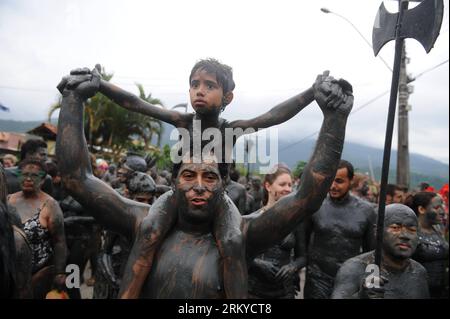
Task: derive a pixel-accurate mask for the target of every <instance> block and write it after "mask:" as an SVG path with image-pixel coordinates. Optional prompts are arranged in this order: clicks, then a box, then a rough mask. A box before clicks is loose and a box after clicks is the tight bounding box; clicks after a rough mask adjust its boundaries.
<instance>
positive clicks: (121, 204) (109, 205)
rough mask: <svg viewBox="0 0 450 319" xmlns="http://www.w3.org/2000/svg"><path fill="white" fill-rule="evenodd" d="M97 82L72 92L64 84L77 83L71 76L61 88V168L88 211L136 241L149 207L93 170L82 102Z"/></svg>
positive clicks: (68, 186)
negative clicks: (131, 197) (116, 188)
mask: <svg viewBox="0 0 450 319" xmlns="http://www.w3.org/2000/svg"><path fill="white" fill-rule="evenodd" d="M73 78H75V79H73ZM81 80H83V79H81ZM98 80H99V78H97V81H98ZM94 81H95V78H94V77H93V80H91V81H84V82H83V81H78V82H79V83H81V82H82V83H81V84H79V85H78V86H76V89H73V90H70V89H68V88H67V85H66V86H64V84H70V83H76V82H77V79H76V76H71V77H69V78H64V79H63V81H62V82H61V83H60V85H59V86H58V89H60V91H61V92H62V95H63V98H62V102H61V111H60V114H59V122H58V136H57V141H56V154H57V159H58V167H59V170H60V172H61V177H62V180H63V183H64V185H65V187H66V189H67V190H68V192H69V193H70V195H71V196H73V197H74V198H75V199H76V200H77V201H78V202H80V204H81V205H82V206H83V207H85V208H86V211H88V212H90V214H92V215H93V216H94V217H95V219H96V220H97V221H98V222H99V223H100V224H102V225H103V226H105V227H106V228H109V229H111V230H112V231H115V232H117V233H120V234H122V235H124V236H126V237H128V238H133V237H134V233H135V230H136V227H137V225H138V224H139V222H140V220H141V219H142V218H143V217H144V216H145V215H146V214H147V212H148V209H149V206H148V205H144V204H141V203H136V202H134V201H131V200H127V199H125V198H123V197H121V196H120V195H119V194H117V192H115V191H114V190H113V189H112V188H111V187H110V186H109V185H108V184H106V183H104V182H103V181H101V180H100V179H98V178H96V177H95V176H94V175H93V174H92V170H91V165H90V160H89V152H88V148H87V144H86V140H85V137H84V131H83V101H84V100H85V99H87V98H88V97H90V96H92V95H93V94H94V93H95V91H96V88H95V86H96V83H92V82H94ZM72 86H74V85H72ZM97 87H98V82H97Z"/></svg>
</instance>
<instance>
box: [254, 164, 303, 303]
mask: <svg viewBox="0 0 450 319" xmlns="http://www.w3.org/2000/svg"><path fill="white" fill-rule="evenodd" d="M263 187H264V188H263V189H264V195H263V204H264V206H263V207H262V208H261V209H259V210H258V211H256V212H254V213H252V214H250V215H249V217H250V218H253V217H254V216H258V215H261V214H264V213H265V212H266V211H267V210H268V209H270V208H271V207H272V206H273V205H275V203H276V202H278V201H279V200H280V199H281V198H283V197H285V196H286V195H289V194H290V193H291V192H292V175H291V171H290V170H289V168H287V167H286V166H283V165H279V166H276V169H275V172H273V173H272V174H267V175H266V176H265V178H264V182H263ZM301 224H302V223H300V225H299V226H297V229H295V230H294V231H293V232H292V233H290V234H289V235H288V236H286V237H285V238H284V239H283V240H282V241H281V242H279V243H277V244H276V245H274V246H272V247H270V248H269V249H267V250H266V251H264V252H263V253H262V254H260V255H259V256H257V257H256V258H255V259H253V261H251V262H250V263H249V270H248V275H249V297H250V298H255V299H260V298H263V299H267V298H270V299H273V298H276V299H278V298H281V299H294V298H295V290H296V287H299V286H300V285H299V283H298V281H299V279H300V278H299V276H298V272H299V270H300V269H301V268H303V267H304V266H305V265H306V252H305V250H306V246H305V240H304V238H303V237H302V234H304V232H303V231H300V227H301ZM292 256H293V257H292Z"/></svg>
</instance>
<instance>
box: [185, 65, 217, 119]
mask: <svg viewBox="0 0 450 319" xmlns="http://www.w3.org/2000/svg"><path fill="white" fill-rule="evenodd" d="M189 95H190V98H191V104H192V107H193V108H194V110H195V112H196V113H199V114H219V113H220V110H221V107H222V103H223V89H222V87H221V86H220V85H219V83H218V82H217V79H216V76H215V75H212V74H209V73H207V72H206V71H205V70H198V71H197V72H195V73H194V75H193V76H192V78H191V83H190V88H189Z"/></svg>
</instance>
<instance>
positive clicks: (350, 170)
mask: <svg viewBox="0 0 450 319" xmlns="http://www.w3.org/2000/svg"><path fill="white" fill-rule="evenodd" d="M340 168H346V169H347V176H348V178H349V179H353V176H355V169H354V168H353V165H352V163H350V162H348V161H346V160H341V161H340V162H339V166H338V169H340Z"/></svg>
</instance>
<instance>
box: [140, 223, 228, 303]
mask: <svg viewBox="0 0 450 319" xmlns="http://www.w3.org/2000/svg"><path fill="white" fill-rule="evenodd" d="M220 269H221V265H220V255H219V251H218V249H217V246H216V241H215V239H214V237H213V236H212V234H206V235H192V234H188V233H185V232H182V231H180V230H174V231H172V232H171V233H170V234H169V235H168V237H167V238H166V239H165V240H164V242H163V244H162V245H161V247H160V249H159V251H158V253H157V255H156V257H155V261H154V263H153V267H152V270H151V272H150V275H149V276H148V278H147V280H146V281H145V283H144V287H143V290H142V293H141V298H162V299H164V298H170V299H192V298H224V290H223V280H222V276H221V274H220Z"/></svg>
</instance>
